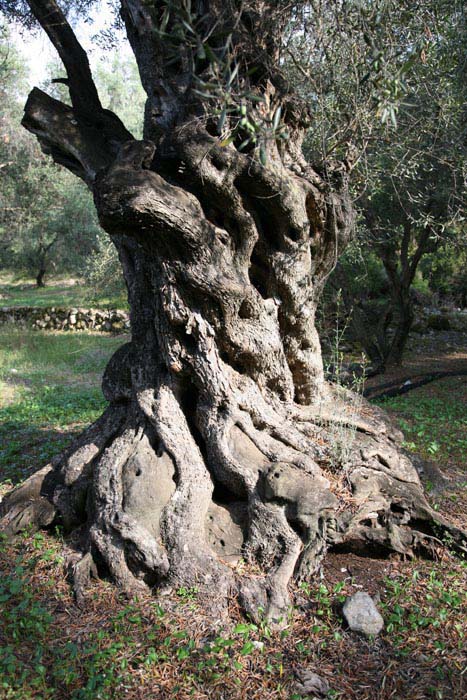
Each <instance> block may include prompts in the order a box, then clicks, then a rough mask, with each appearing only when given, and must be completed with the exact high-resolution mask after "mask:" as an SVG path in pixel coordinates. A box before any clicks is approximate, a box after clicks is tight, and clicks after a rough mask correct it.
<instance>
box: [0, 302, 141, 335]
mask: <svg viewBox="0 0 467 700" xmlns="http://www.w3.org/2000/svg"><path fill="white" fill-rule="evenodd" d="M4 323H14V324H15V325H18V326H23V327H25V328H26V327H27V328H35V329H37V330H61V331H84V330H94V331H103V332H107V333H125V332H126V331H128V330H129V328H130V318H129V315H128V312H127V311H122V310H120V309H81V308H79V309H64V308H58V307H51V308H46V309H38V308H33V307H30V306H19V307H13V306H10V307H8V306H3V307H0V325H2V324H4Z"/></svg>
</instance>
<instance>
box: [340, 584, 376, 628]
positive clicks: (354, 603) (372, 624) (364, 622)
mask: <svg viewBox="0 0 467 700" xmlns="http://www.w3.org/2000/svg"><path fill="white" fill-rule="evenodd" d="M342 612H343V615H344V618H345V621H346V622H347V624H348V626H349V627H350V629H351V630H353V631H354V632H361V633H362V634H366V635H370V634H379V633H380V632H381V630H382V629H383V627H384V620H383V618H382V617H381V614H380V612H379V611H378V608H377V607H376V605H375V603H374V601H373V598H372V597H371V596H370V595H368V593H364V592H363V591H359V592H358V593H355V594H354V595H353V596H351V597H350V598H347V600H346V602H345V604H344V608H343V610H342Z"/></svg>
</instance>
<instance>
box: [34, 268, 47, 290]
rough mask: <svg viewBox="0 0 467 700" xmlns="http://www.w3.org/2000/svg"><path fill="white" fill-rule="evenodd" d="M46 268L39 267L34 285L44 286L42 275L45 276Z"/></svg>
mask: <svg viewBox="0 0 467 700" xmlns="http://www.w3.org/2000/svg"><path fill="white" fill-rule="evenodd" d="M45 273H46V270H45V269H44V268H43V267H41V268H40V270H39V272H38V273H37V275H36V287H45V282H44V277H45Z"/></svg>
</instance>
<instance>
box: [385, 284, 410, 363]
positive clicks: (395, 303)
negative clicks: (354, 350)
mask: <svg viewBox="0 0 467 700" xmlns="http://www.w3.org/2000/svg"><path fill="white" fill-rule="evenodd" d="M391 307H392V309H393V311H394V313H393V316H394V318H395V328H394V335H393V337H392V340H391V342H390V344H389V347H388V349H387V353H386V358H385V361H386V365H387V366H391V365H400V364H401V363H402V359H403V355H404V350H405V346H406V345H407V340H408V338H409V333H410V329H411V328H412V324H413V321H414V311H413V302H412V298H411V295H410V287H407V286H405V285H402V284H400V285H399V284H398V285H397V286H396V288H395V289H393V300H392V303H391Z"/></svg>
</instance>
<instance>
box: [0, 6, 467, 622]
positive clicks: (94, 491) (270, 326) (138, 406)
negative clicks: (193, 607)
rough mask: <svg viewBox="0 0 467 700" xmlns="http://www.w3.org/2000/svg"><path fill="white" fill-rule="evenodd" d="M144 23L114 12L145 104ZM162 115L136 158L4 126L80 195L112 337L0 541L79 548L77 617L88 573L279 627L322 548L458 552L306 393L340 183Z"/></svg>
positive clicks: (36, 115)
mask: <svg viewBox="0 0 467 700" xmlns="http://www.w3.org/2000/svg"><path fill="white" fill-rule="evenodd" d="M49 4H50V3H48V2H47V3H36V2H34V3H31V6H32V7H33V6H34V7H35V6H36V5H49ZM194 4H195V5H196V3H194ZM146 7H147V6H146V5H144V4H142V3H141V4H140V3H138V2H126V3H123V9H124V17H125V19H126V21H127V25H128V33H129V36H130V39H131V40H132V43H133V46H134V48H135V53H136V56H137V58H138V60H139V63H140V70H141V72H142V75H143V83H144V82H145V81H146V82H147V81H149V77H148V76H149V74H151V75H152V76H153V82H152V84H153V85H154V84H155V83H154V80H155V78H154V75H156V74H157V70H158V69H159V68H158V67H160V66H159V63H160V60H161V59H160V56H158V57H157V60H156V63H155V64H151V61H152V54H151V52H150V48H151V44H150V43H148V41H149V40H148V38H147V35H146V28H147V22H150V17H149V19H148V17H147V16H146V15H145V14H144V13H145V12H146V10H145V8H146ZM135 18H136V19H135ZM63 21H64V20H63ZM55 30H56V25H54V31H55ZM51 31H52V30H51ZM57 31H58V30H57ZM68 40H69V35H68V34H65V36H63V37H61V41H62V45H64V44H65V43H66V41H68ZM154 60H155V59H154ZM148 66H152V73H151V72H150V71H149V68H148ZM84 75H85V76H86V71H84ZM69 77H70V80H71V81H72V82H73V75H72V74H70V72H69ZM79 79H80V80H81V81H82V80H84V79H85V78H83V71H81V72H80V76H79ZM179 87H180V86H179ZM71 94H72V99H73V100H74V102H77V101H79V97H77V96H76V94H77V93H76V90H75V91H74V92H73V91H71ZM184 94H185V93H184ZM178 100H179V93H176V92H173V94H172V98H171V100H170V105H169V107H170V109H169V107H167V106H166V107H165V112H163V115H162V116H164V114H165V117H167V115H168V114H169V113H170V118H171V121H170V124H171V128H170V129H168V130H167V129H166V130H164V129H163V120H162V122H161V123H162V125H161V123H160V124H159V127H158V128H159V131H158V130H157V129H155V127H154V123H153V122H151V119H152V117H151V118H150V119H149V121H150V123H149V126H148V132H151V133H152V134H153V135H154V139H155V141H152V140H146V141H141V142H138V141H135V140H134V139H131V138H129V137H128V135H127V133H125V132H124V130H123V129H122V127H121V125H120V122H118V120H116V118H115V117H114V116H113V115H110V116H109V113H107V112H105V111H103V110H101V111H99V110H97V111H96V113H95V115H94V116H92V115H91V114H90V112H89V110H84V111H83V110H82V109H78V110H77V108H76V106H75V105H74V106H73V107H72V108H70V107H67V106H65V105H63V104H61V103H59V102H57V101H56V100H53V99H52V98H50V97H48V96H47V95H45V94H44V93H42V92H41V91H39V90H34V91H33V93H32V94H31V96H30V98H29V101H28V104H27V106H26V113H25V118H24V124H25V126H26V127H27V128H28V129H30V130H31V131H33V132H34V133H35V134H37V136H38V138H39V140H40V141H41V143H42V145H43V146H44V148H45V149H46V150H47V151H48V152H50V153H51V154H52V155H53V157H54V158H55V159H56V160H57V161H58V162H61V163H63V164H65V165H67V167H69V168H70V169H71V170H73V171H74V172H75V173H76V174H78V175H80V176H81V177H83V178H84V179H85V180H86V181H87V182H88V184H89V185H90V186H91V187H92V189H93V192H94V197H95V203H96V207H97V211H98V213H99V217H100V221H101V224H102V226H103V227H104V228H105V230H106V231H107V232H108V233H109V235H110V236H111V238H112V240H113V241H114V243H115V245H116V247H117V249H118V252H119V256H120V260H121V263H122V267H123V271H124V274H125V279H126V283H127V286H128V298H129V303H130V309H131V327H132V339H131V342H130V343H128V344H127V345H125V346H123V347H122V348H120V349H119V350H118V351H117V352H116V353H115V355H114V356H113V357H112V359H111V360H110V362H109V365H108V367H107V369H106V372H105V374H104V378H103V384H102V386H103V392H104V395H105V397H106V399H107V400H108V402H109V406H108V408H107V410H106V411H105V413H104V414H103V416H102V417H101V418H100V419H99V420H98V421H97V422H96V423H95V424H94V425H92V426H91V427H89V428H88V430H87V431H86V432H85V433H84V434H83V435H82V436H81V438H80V439H79V440H78V441H77V442H76V443H75V444H73V445H72V446H71V447H70V448H69V449H68V450H67V451H66V452H65V453H64V454H62V455H61V456H60V457H58V458H57V459H55V460H54V461H53V463H52V464H50V465H48V466H47V467H45V468H44V469H43V470H42V471H40V472H38V473H37V474H36V475H34V476H33V477H32V478H31V479H29V480H28V481H27V482H25V484H23V485H22V486H20V487H19V488H17V489H15V490H14V491H13V492H12V493H11V494H9V495H8V496H7V497H6V498H5V499H4V501H3V502H2V504H1V506H0V508H1V515H2V516H3V519H2V521H1V523H2V528H3V530H4V531H5V532H7V533H10V534H14V533H16V532H18V531H19V530H20V529H22V528H24V527H25V526H26V525H33V526H36V527H43V526H47V525H49V524H50V523H52V522H54V521H60V522H62V523H63V524H64V525H65V527H66V528H67V529H69V530H76V531H77V532H79V533H80V537H79V548H78V549H79V552H80V553H81V555H80V556H79V557H78V556H77V558H76V561H75V562H74V565H73V573H74V581H75V587H76V593H77V600H78V602H79V603H83V602H84V592H85V589H86V586H87V584H88V582H89V578H90V576H91V574H93V573H95V566H97V569H98V570H99V571H101V572H107V573H108V574H109V575H110V576H111V578H112V579H113V580H114V581H115V582H116V583H117V584H118V585H119V586H120V587H121V588H122V589H123V590H125V591H127V592H128V593H129V594H131V595H133V594H134V593H135V592H136V591H138V590H140V589H144V588H146V587H148V586H150V587H152V586H168V585H170V586H181V585H183V586H197V587H198V589H200V590H201V591H202V592H203V593H204V594H205V595H209V596H210V597H211V598H212V599H213V602H214V603H216V602H217V604H218V608H219V609H220V610H221V609H223V608H224V607H225V605H226V601H227V598H228V596H229V595H231V594H235V595H237V596H238V597H239V599H240V601H241V603H242V605H243V607H244V608H245V610H246V611H248V612H249V613H250V614H251V615H252V616H253V617H254V618H258V617H259V616H260V615H261V614H265V615H266V617H267V618H268V619H269V620H271V622H272V623H273V624H278V625H279V624H282V623H283V622H284V620H285V619H286V616H287V611H288V606H289V594H288V590H287V588H288V583H289V581H290V579H291V578H292V577H295V578H306V577H309V576H311V575H312V574H313V573H314V572H315V571H316V569H317V567H318V566H319V563H320V561H321V559H322V557H323V556H324V555H325V553H326V551H327V550H328V549H329V548H330V547H349V548H361V549H364V550H366V549H368V548H371V547H375V548H378V549H384V550H387V551H397V552H400V553H401V554H410V553H411V552H413V551H414V550H415V549H417V548H426V549H430V548H431V547H432V546H433V545H434V543H437V542H438V540H437V537H438V536H440V535H442V533H443V531H447V530H449V532H450V533H451V537H452V538H453V540H454V541H455V542H456V543H457V544H458V545H459V546H463V545H462V537H463V535H462V533H460V532H458V531H456V530H455V529H454V528H451V527H450V526H449V525H448V524H447V523H444V522H443V521H442V520H441V518H440V517H439V515H438V514H436V513H434V512H433V511H432V510H431V509H430V507H429V505H428V504H427V502H426V500H425V498H424V495H423V490H422V487H421V484H420V481H419V478H418V475H417V472H416V470H415V468H414V467H413V466H412V464H411V462H410V460H409V459H408V457H407V456H406V455H405V454H404V453H403V452H402V450H401V448H400V440H401V436H400V435H399V434H398V433H397V432H396V431H395V430H393V428H391V427H390V425H389V423H388V421H387V420H386V418H385V417H384V416H383V414H382V413H381V412H379V411H378V410H377V409H375V408H372V407H370V405H369V404H366V403H363V404H362V405H361V406H360V405H357V404H356V402H355V398H354V397H353V396H352V395H351V394H350V393H348V392H345V391H344V390H343V389H340V388H339V387H335V386H332V385H329V384H327V383H326V382H325V380H324V376H323V367H322V362H321V351H320V345H319V339H318V336H317V333H316V330H315V326H314V315H315V309H316V303H317V300H318V297H319V294H320V291H321V288H322V286H323V284H324V280H325V278H326V276H327V274H328V273H329V271H330V270H331V268H332V266H333V265H334V262H335V259H336V257H337V255H338V253H339V251H340V249H341V247H342V246H343V245H345V243H346V242H347V240H348V238H349V236H350V234H351V230H352V224H353V214H352V209H351V206H350V203H349V198H348V195H347V183H346V176H345V172H343V171H342V170H338V169H335V170H334V171H333V172H332V174H331V175H329V174H328V175H327V177H322V176H321V175H319V174H318V173H317V172H315V171H313V170H312V169H311V168H310V167H309V166H307V165H306V164H304V163H302V162H301V161H300V159H298V160H295V161H294V162H293V164H291V161H290V152H289V154H288V155H283V156H280V154H279V151H278V150H277V147H276V145H275V144H270V156H271V157H270V160H269V162H268V164H267V166H266V167H265V166H263V165H261V164H260V163H259V162H258V161H257V160H256V159H255V158H254V157H252V156H251V155H245V154H243V153H241V152H239V151H238V150H237V149H236V148H235V145H234V144H233V143H232V144H230V145H228V146H225V147H221V146H220V145H219V139H218V138H217V137H215V136H212V135H211V134H210V133H208V130H207V128H206V125H205V121H204V120H202V119H194V118H193V114H192V113H190V114H189V117H187V116H186V114H187V109H186V103H184V104H185V107H184V108H183V109H182V108H181V107H180V105H179V104H178ZM190 104H191V103H190ZM159 109H162V107H160V105H159ZM193 109H194V108H193ZM177 110H178V111H177ZM151 114H153V112H151ZM175 114H177V115H178V116H177V118H175V116H174V115H175ZM83 115H84V116H83ZM161 119H162V117H161ZM93 120H94V121H93ZM113 125H116V126H115V128H113ZM98 127H99V128H98ZM292 141H294V140H293V139H292ZM357 403H358V402H357ZM241 560H242V562H243V561H246V562H247V563H248V565H247V566H245V564H244V563H240V561H241Z"/></svg>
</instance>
